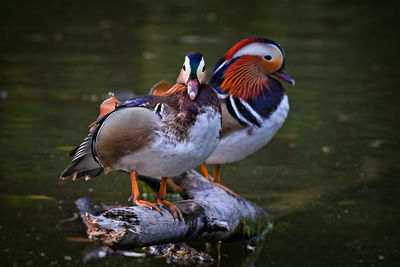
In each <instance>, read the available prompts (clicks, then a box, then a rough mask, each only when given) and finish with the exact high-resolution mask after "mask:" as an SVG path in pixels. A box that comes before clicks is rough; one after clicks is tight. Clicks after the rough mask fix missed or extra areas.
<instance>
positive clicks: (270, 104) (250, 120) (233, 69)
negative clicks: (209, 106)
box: [200, 38, 294, 192]
mask: <svg viewBox="0 0 400 267" xmlns="http://www.w3.org/2000/svg"><path fill="white" fill-rule="evenodd" d="M284 65H285V53H284V51H283V49H282V47H281V46H280V45H279V44H278V43H276V42H274V41H272V40H269V39H265V38H249V39H244V40H242V41H240V42H239V43H237V44H236V45H235V46H233V47H232V48H231V49H230V50H229V51H228V52H227V53H226V54H225V55H224V56H223V57H222V58H221V59H220V60H219V61H218V62H217V64H216V66H215V68H214V71H213V73H212V75H211V77H210V81H209V85H210V86H212V87H213V88H214V90H216V92H217V93H218V96H219V98H220V100H221V107H222V137H221V142H220V143H219V144H218V147H217V149H216V150H215V151H214V152H213V153H212V154H211V156H210V157H209V158H208V159H207V160H206V163H207V164H214V175H213V177H214V182H215V183H217V184H220V165H221V164H227V163H231V162H236V161H239V160H242V159H244V158H246V157H247V156H249V155H251V154H253V153H254V152H256V151H257V150H259V149H260V148H261V147H263V146H264V145H265V144H267V143H268V142H269V141H270V140H271V138H272V137H273V136H274V135H275V133H276V132H277V131H278V129H279V128H280V127H281V126H282V124H283V123H284V122H285V119H286V117H287V115H288V112H289V102H288V97H287V95H286V92H285V88H284V87H283V86H282V84H281V83H280V82H279V81H278V80H277V79H275V78H274V77H273V76H275V77H279V78H281V79H282V80H284V81H286V82H288V83H289V84H291V85H292V86H294V80H293V79H292V78H291V77H290V76H289V75H288V74H287V72H286V70H285V69H284ZM200 167H201V170H202V173H203V175H204V176H205V177H206V178H208V179H209V174H208V172H207V168H206V166H205V164H202V165H201V166H200ZM220 186H221V187H223V186H222V185H220ZM223 188H224V187H223ZM225 189H226V188H225ZM227 191H228V192H230V191H229V190H227Z"/></svg>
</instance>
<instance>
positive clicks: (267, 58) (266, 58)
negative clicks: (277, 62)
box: [264, 55, 272, 61]
mask: <svg viewBox="0 0 400 267" xmlns="http://www.w3.org/2000/svg"><path fill="white" fill-rule="evenodd" d="M264 59H265V60H268V61H270V60H271V59H272V57H271V56H270V55H266V56H264Z"/></svg>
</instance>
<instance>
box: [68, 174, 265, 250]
mask: <svg viewBox="0 0 400 267" xmlns="http://www.w3.org/2000/svg"><path fill="white" fill-rule="evenodd" d="M170 185H172V186H173V187H174V189H175V190H177V191H178V193H179V194H180V195H181V196H182V198H183V199H184V200H182V201H178V202H174V204H175V205H176V206H177V207H178V208H179V209H180V210H181V212H182V215H183V221H180V220H178V219H174V217H173V216H172V215H171V213H170V212H169V210H168V209H167V208H165V207H163V208H162V212H163V213H164V215H163V216H162V215H161V214H160V213H159V212H157V211H155V210H150V209H149V208H147V207H143V206H129V207H112V208H109V207H105V206H95V205H94V204H93V203H92V201H91V200H90V199H88V198H80V199H78V200H77V201H76V202H75V203H76V205H77V207H78V209H79V210H80V212H81V217H82V218H83V220H84V222H85V224H86V226H87V227H88V230H87V233H88V237H89V239H90V240H92V241H96V242H99V243H100V244H102V245H107V246H112V247H113V248H127V247H142V246H149V245H153V244H164V243H170V242H172V243H176V242H182V241H190V240H204V241H217V240H226V239H242V238H251V237H252V236H256V235H259V234H261V232H262V231H265V229H266V228H267V227H269V223H270V218H269V216H268V214H267V212H265V211H264V210H263V209H261V208H260V207H258V206H257V205H255V204H254V203H252V202H250V201H247V200H245V199H243V198H240V197H239V198H238V197H237V196H234V195H232V194H229V193H227V192H226V191H224V190H223V189H221V188H220V187H218V186H216V185H215V184H213V183H211V182H209V181H208V180H206V179H205V178H204V177H203V176H201V175H200V174H199V173H197V172H195V171H193V170H191V171H188V172H187V173H185V174H182V175H180V176H177V177H173V178H171V179H170Z"/></svg>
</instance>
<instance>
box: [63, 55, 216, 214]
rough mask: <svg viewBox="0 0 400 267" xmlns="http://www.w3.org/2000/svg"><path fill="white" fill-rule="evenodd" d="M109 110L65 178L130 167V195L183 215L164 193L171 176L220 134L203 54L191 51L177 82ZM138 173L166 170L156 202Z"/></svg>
mask: <svg viewBox="0 0 400 267" xmlns="http://www.w3.org/2000/svg"><path fill="white" fill-rule="evenodd" d="M113 100H114V101H115V102H116V103H118V101H117V100H116V99H115V98H114V99H112V100H111V101H113ZM108 112H109V113H108ZM104 113H106V114H105V115H103V114H101V116H99V118H98V119H97V120H96V122H94V124H93V125H92V128H91V131H90V133H89V135H88V137H86V139H85V140H84V141H83V143H82V144H81V145H80V146H78V147H77V148H76V149H75V150H73V151H71V155H73V159H72V162H71V164H70V165H69V166H68V168H67V169H66V170H64V172H63V173H62V174H61V177H60V178H61V179H63V180H64V179H67V178H68V177H71V176H72V177H73V180H77V179H79V178H81V177H85V178H86V179H90V178H92V177H94V176H97V175H100V174H101V173H102V172H103V171H104V172H105V173H108V172H110V171H115V170H122V171H125V172H129V173H130V177H131V182H132V196H131V197H130V199H129V200H132V201H133V202H134V203H135V204H136V205H139V206H146V207H149V208H153V209H155V210H157V211H158V212H159V213H161V214H162V211H161V209H160V207H161V206H163V205H166V206H167V207H168V208H169V209H170V210H171V212H172V214H173V216H174V218H177V217H178V216H179V218H180V219H182V214H181V212H180V210H179V209H178V208H177V207H176V206H175V205H173V204H172V203H170V202H168V201H167V200H166V199H165V196H166V185H167V177H172V176H177V175H180V174H182V173H184V172H185V171H187V170H190V169H193V168H195V167H197V166H199V165H200V163H202V162H204V161H205V160H206V159H207V158H208V157H209V156H210V155H211V153H212V152H213V151H214V150H215V149H216V147H217V145H218V143H219V140H220V132H221V106H220V102H219V99H218V96H217V94H216V93H215V91H214V90H213V89H212V88H211V87H210V86H209V85H208V84H207V79H206V69H205V61H204V57H203V56H202V55H201V54H200V53H189V54H187V55H186V57H185V62H184V64H183V66H182V68H181V71H180V74H179V77H178V79H177V83H176V84H175V85H174V86H173V87H172V88H170V89H169V90H167V91H166V92H164V93H163V95H162V96H159V95H158V96H157V95H147V96H140V97H136V98H133V99H130V100H127V101H125V102H123V103H120V104H117V105H116V106H115V109H110V110H109V111H106V112H104ZM139 174H141V175H146V176H161V185H160V190H159V192H158V194H157V196H156V200H157V203H150V202H147V201H143V200H141V199H140V194H139V189H138V184H137V177H138V175H139Z"/></svg>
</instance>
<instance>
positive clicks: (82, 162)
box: [60, 131, 103, 179]
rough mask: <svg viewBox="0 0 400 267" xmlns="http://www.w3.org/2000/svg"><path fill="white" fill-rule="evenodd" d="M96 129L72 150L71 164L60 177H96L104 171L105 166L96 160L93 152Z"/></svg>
mask: <svg viewBox="0 0 400 267" xmlns="http://www.w3.org/2000/svg"><path fill="white" fill-rule="evenodd" d="M94 135H95V131H92V132H91V133H90V134H89V135H88V136H87V137H86V138H85V140H83V143H82V144H81V145H79V146H78V147H77V148H75V149H73V150H72V151H71V152H70V155H71V156H74V157H73V158H72V162H71V164H70V165H69V166H68V167H67V168H66V169H65V170H64V171H63V172H62V173H61V176H60V179H67V178H68V177H71V176H73V177H74V178H76V179H79V178H81V177H86V176H89V177H95V176H97V175H99V174H101V173H102V171H103V167H102V166H101V165H100V164H99V163H98V162H97V161H96V159H95V157H94V154H93V152H92V141H93V138H94Z"/></svg>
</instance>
